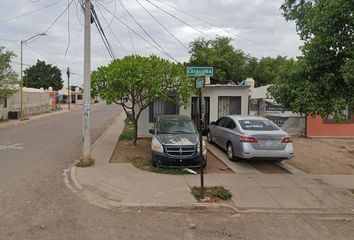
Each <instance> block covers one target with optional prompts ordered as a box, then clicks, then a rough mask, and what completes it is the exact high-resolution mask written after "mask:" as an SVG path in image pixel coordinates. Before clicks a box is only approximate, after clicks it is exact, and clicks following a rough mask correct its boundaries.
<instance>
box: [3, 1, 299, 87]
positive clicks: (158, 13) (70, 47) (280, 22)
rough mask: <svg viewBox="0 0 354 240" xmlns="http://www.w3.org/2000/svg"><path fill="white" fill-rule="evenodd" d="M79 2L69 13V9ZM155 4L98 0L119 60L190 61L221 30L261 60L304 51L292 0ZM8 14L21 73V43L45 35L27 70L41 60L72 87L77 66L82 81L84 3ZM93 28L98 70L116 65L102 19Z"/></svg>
mask: <svg viewBox="0 0 354 240" xmlns="http://www.w3.org/2000/svg"><path fill="white" fill-rule="evenodd" d="M71 1H72V3H71V5H70V6H69V8H68V10H69V11H65V9H66V8H67V7H68V4H69V3H70V2H71ZM149 1H150V3H149ZM149 1H147V0H92V3H93V5H94V8H95V9H96V12H97V15H98V19H99V21H100V23H101V25H102V28H103V30H104V32H105V35H106V37H107V39H108V41H109V43H110V45H111V46H112V49H113V50H114V52H115V55H116V57H117V58H122V57H124V56H126V55H130V54H139V55H143V56H148V55H150V54H156V55H159V56H161V57H163V58H166V59H170V60H172V59H171V58H170V57H172V58H173V59H175V60H177V61H181V62H183V61H188V59H189V57H190V54H189V53H188V50H187V49H186V48H185V47H186V46H187V47H188V45H189V43H190V42H192V41H193V40H194V39H196V38H198V37H205V38H206V39H209V38H210V37H212V38H214V37H215V36H218V35H219V36H228V37H231V38H232V39H233V41H232V45H233V46H234V47H235V48H236V49H241V50H242V51H243V52H244V53H246V54H249V55H251V56H253V57H257V58H261V57H267V56H270V57H276V56H277V55H281V56H287V57H289V58H295V57H296V56H298V55H299V54H300V51H299V47H300V46H301V44H302V43H301V41H300V39H299V37H298V35H297V33H296V28H295V24H294V23H293V22H286V21H285V19H284V17H283V16H282V15H281V11H280V5H281V4H282V2H283V1H284V0H149ZM139 3H140V4H141V5H142V6H144V8H145V9H146V10H145V9H144V8H143V7H142V6H141V5H140V4H139ZM154 5H156V6H157V7H156V6H154ZM158 7H159V8H160V9H159V8H158ZM161 9H163V10H165V12H164V11H162V10H161ZM0 11H1V14H0V46H4V47H5V49H6V50H10V51H13V52H14V53H15V54H16V55H17V57H16V58H14V59H13V68H14V69H15V70H16V71H17V72H18V73H19V72H20V64H19V63H20V57H19V56H20V41H21V40H26V39H28V38H30V37H31V36H34V35H36V34H39V33H43V32H45V33H46V35H45V36H40V37H37V38H34V39H33V40H30V41H28V42H26V43H25V44H24V48H23V59H24V60H23V62H24V68H27V67H28V66H30V65H33V64H35V63H36V61H37V59H40V60H44V61H45V62H46V63H50V64H53V65H56V66H58V68H59V69H61V71H62V77H63V80H64V85H65V86H66V84H67V77H66V69H67V67H70V70H71V77H70V83H71V85H77V86H82V84H83V49H84V27H83V23H84V15H83V12H82V10H81V8H80V5H79V0H69V1H68V0H1V1H0ZM64 11H65V12H64ZM63 12H64V14H63V15H62V16H61V17H60V18H59V19H58V21H56V22H55V20H56V19H57V18H58V17H59V15H60V14H61V13H63ZM166 12H167V13H166ZM168 13H169V14H168ZM186 13H187V14H186ZM129 14H130V15H132V16H133V17H134V18H135V20H136V21H137V22H138V23H139V24H140V25H141V27H142V28H143V29H144V30H145V32H147V33H148V34H149V35H150V36H151V37H152V38H153V39H154V41H155V42H156V43H158V45H160V46H161V47H162V48H163V49H164V50H165V52H167V54H166V53H163V52H162V51H161V49H160V51H159V50H157V49H158V46H156V43H154V42H153V40H151V39H150V38H149V36H148V35H147V34H146V33H145V32H144V30H142V29H141V28H140V27H139V26H138V25H137V24H136V22H135V21H134V20H133V19H132V18H131V16H130V15H129ZM150 14H151V15H150ZM113 15H114V16H113ZM192 16H193V17H192ZM155 19H156V20H157V21H156V20H155ZM119 20H120V21H119ZM54 22H55V24H54V25H53V23H54ZM160 24H161V25H162V26H161V25H160ZM51 25H52V26H51ZM125 25H128V26H129V27H130V28H131V30H129V29H128V28H127V27H126V26H125ZM50 26H51V27H50ZM165 29H168V31H169V32H170V33H168V32H167V31H166V30H165ZM91 31H92V32H91V69H96V68H97V67H99V66H102V65H107V64H109V62H110V61H111V60H112V59H111V57H110V55H109V54H108V51H107V50H106V48H105V46H104V44H103V42H102V40H101V38H100V35H99V33H98V31H97V29H96V26H95V25H94V24H92V25H91ZM171 34H172V35H173V36H174V37H173V36H171ZM138 35H140V36H141V37H143V38H144V39H145V40H148V41H149V42H150V43H147V42H146V41H145V40H144V39H142V38H141V37H140V36H138ZM175 38H177V39H178V41H177V40H176V39H175ZM152 45H154V46H155V47H153V46H152ZM66 50H67V52H66ZM65 53H66V54H65ZM168 55H169V56H170V57H169V56H168Z"/></svg>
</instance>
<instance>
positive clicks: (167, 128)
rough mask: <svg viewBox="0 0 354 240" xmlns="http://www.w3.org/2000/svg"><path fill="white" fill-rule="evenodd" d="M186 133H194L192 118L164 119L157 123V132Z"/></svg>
mask: <svg viewBox="0 0 354 240" xmlns="http://www.w3.org/2000/svg"><path fill="white" fill-rule="evenodd" d="M173 133H187V134H192V133H193V134H194V133H197V130H196V128H195V126H194V123H193V121H192V120H180V119H164V120H160V121H159V122H158V124H157V134H173Z"/></svg>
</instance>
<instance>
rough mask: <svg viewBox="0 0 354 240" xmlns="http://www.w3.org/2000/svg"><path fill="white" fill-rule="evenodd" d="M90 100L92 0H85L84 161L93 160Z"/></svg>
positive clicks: (87, 162)
mask: <svg viewBox="0 0 354 240" xmlns="http://www.w3.org/2000/svg"><path fill="white" fill-rule="evenodd" d="M90 100H91V0H85V34H84V106H83V134H84V142H83V149H82V161H83V162H84V163H86V164H89V163H90V161H91V136H90Z"/></svg>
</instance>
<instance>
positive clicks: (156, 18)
mask: <svg viewBox="0 0 354 240" xmlns="http://www.w3.org/2000/svg"><path fill="white" fill-rule="evenodd" d="M135 1H136V2H137V3H138V4H139V5H140V6H141V7H142V8H144V10H145V11H146V12H147V13H148V14H149V15H150V16H151V17H152V18H153V19H154V20H155V21H156V22H157V23H158V24H159V25H160V26H161V27H163V29H165V30H166V32H168V33H169V34H170V35H171V36H172V37H173V38H174V39H175V40H176V41H177V42H179V43H180V44H181V45H182V46H183V47H184V48H185V49H187V50H189V48H188V47H187V46H186V45H185V44H183V43H182V42H181V41H180V40H179V39H178V38H177V37H176V36H175V35H173V33H171V32H170V31H169V30H168V29H167V28H166V27H165V26H164V25H162V23H160V21H159V20H158V19H157V18H155V17H154V15H152V14H151V13H150V12H149V11H148V10H147V9H146V8H145V7H144V6H143V5H142V4H141V3H140V2H139V1H138V0H135Z"/></svg>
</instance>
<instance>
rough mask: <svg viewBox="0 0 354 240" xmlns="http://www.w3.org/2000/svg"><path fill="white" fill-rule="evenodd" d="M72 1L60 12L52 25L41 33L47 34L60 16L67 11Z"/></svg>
mask: <svg viewBox="0 0 354 240" xmlns="http://www.w3.org/2000/svg"><path fill="white" fill-rule="evenodd" d="M73 1H74V0H71V1H70V3H69V4H68V6H67V7H66V8H65V9H64V11H62V12H61V13H60V14H59V16H58V17H57V18H56V19H55V20H54V22H52V24H50V26H49V27H48V28H47V29H46V30H44V31H43V33H47V32H48V31H49V30H50V29H51V28H52V27H53V26H54V25H55V24H56V23H57V22H58V20H59V19H60V18H61V16H63V15H64V13H65V12H66V11H67V10H68V9H69V7H70V5H71V4H72V3H73Z"/></svg>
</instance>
